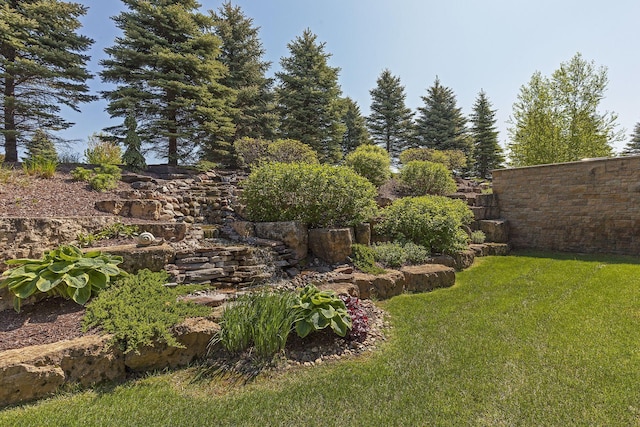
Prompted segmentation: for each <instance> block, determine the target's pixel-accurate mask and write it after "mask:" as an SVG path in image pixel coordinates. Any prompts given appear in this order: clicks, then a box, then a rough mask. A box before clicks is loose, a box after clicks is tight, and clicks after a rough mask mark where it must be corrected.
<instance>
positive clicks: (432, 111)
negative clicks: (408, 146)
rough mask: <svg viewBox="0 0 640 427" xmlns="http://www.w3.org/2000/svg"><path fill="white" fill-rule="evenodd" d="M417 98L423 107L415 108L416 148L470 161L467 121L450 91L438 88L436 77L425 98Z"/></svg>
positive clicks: (470, 149) (438, 80)
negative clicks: (457, 154) (451, 153)
mask: <svg viewBox="0 0 640 427" xmlns="http://www.w3.org/2000/svg"><path fill="white" fill-rule="evenodd" d="M421 98H422V101H423V102H424V106H423V107H419V108H418V118H417V119H416V140H417V144H418V145H419V146H420V147H426V148H433V149H436V150H460V151H462V152H463V153H464V154H465V155H466V156H467V159H468V160H471V158H472V152H473V144H472V142H471V139H470V138H469V134H468V133H467V127H466V126H467V119H466V118H465V117H464V115H463V114H462V109H461V108H459V107H458V106H457V101H456V96H455V95H454V93H453V90H452V89H451V88H448V87H445V86H442V84H440V79H439V78H437V77H436V80H435V82H434V83H433V86H431V87H430V88H429V89H427V96H422V97H421Z"/></svg>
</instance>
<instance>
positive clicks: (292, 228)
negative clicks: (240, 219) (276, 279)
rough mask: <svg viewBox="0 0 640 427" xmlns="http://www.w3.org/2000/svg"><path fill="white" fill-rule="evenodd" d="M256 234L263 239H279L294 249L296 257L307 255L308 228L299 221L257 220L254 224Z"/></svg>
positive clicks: (301, 257)
mask: <svg viewBox="0 0 640 427" xmlns="http://www.w3.org/2000/svg"><path fill="white" fill-rule="evenodd" d="M254 226H255V233H256V236H257V237H259V238H262V239H269V240H278V241H281V242H283V243H284V244H285V245H286V246H287V247H288V248H289V249H291V250H292V251H293V255H294V258H295V259H297V260H301V259H304V258H306V257H307V252H308V249H309V246H308V234H309V233H308V230H307V226H306V225H305V224H303V223H302V222H299V221H282V222H257V223H255V224H254Z"/></svg>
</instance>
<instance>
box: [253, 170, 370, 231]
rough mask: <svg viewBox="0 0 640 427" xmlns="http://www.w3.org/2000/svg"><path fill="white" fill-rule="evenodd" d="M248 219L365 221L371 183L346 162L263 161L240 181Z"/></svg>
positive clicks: (319, 223)
mask: <svg viewBox="0 0 640 427" xmlns="http://www.w3.org/2000/svg"><path fill="white" fill-rule="evenodd" d="M243 187H244V191H243V192H242V199H243V203H245V205H246V213H247V218H248V219H249V220H251V221H294V220H295V221H302V222H304V223H305V224H307V226H309V227H336V226H347V225H354V224H357V223H360V222H366V221H367V220H369V219H370V218H372V217H373V216H374V215H375V213H376V204H375V201H374V197H375V196H376V189H375V187H374V186H373V185H372V184H371V183H370V182H369V181H367V179H366V178H363V177H361V176H360V175H358V174H357V173H355V172H354V171H353V170H352V169H350V168H347V167H344V166H331V165H326V164H306V163H265V164H263V165H260V166H258V167H256V168H255V169H254V170H253V171H252V172H251V174H250V175H249V177H248V178H247V179H246V180H245V181H244V183H243Z"/></svg>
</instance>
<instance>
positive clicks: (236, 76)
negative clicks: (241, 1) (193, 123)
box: [212, 2, 277, 140]
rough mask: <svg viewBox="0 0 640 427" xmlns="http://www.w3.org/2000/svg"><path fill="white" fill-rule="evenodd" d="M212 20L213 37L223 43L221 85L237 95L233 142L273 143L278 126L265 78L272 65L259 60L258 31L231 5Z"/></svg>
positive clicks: (221, 10)
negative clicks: (224, 66) (226, 71)
mask: <svg viewBox="0 0 640 427" xmlns="http://www.w3.org/2000/svg"><path fill="white" fill-rule="evenodd" d="M212 16H213V19H214V21H215V29H214V33H215V34H216V35H217V36H218V37H219V38H220V39H221V40H222V47H221V51H220V56H219V57H218V60H219V61H220V62H222V63H223V64H224V65H226V67H227V69H228V74H227V75H226V76H225V77H223V78H222V79H221V80H220V83H222V84H223V85H225V86H226V87H229V88H231V89H234V90H235V91H236V93H237V98H236V101H235V103H234V105H233V106H234V107H235V114H234V116H233V122H234V124H235V126H236V132H235V134H234V136H233V140H236V139H240V138H244V137H248V138H258V139H260V138H264V139H273V137H274V136H275V129H276V122H277V116H276V114H275V111H274V108H275V104H274V96H273V91H272V90H271V86H272V84H273V79H268V78H266V77H265V73H266V72H267V71H268V70H269V67H270V65H271V63H270V62H265V61H262V60H261V59H262V57H263V56H264V54H265V50H264V48H263V47H262V42H261V41H260V38H259V37H258V30H259V28H258V27H253V20H252V19H251V18H247V17H246V16H245V15H244V14H243V12H242V10H241V9H240V7H239V6H232V5H231V2H226V3H224V4H223V5H222V6H221V7H220V9H219V10H218V13H213V12H212Z"/></svg>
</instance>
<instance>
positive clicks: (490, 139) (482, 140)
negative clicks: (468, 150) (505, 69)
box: [471, 90, 504, 178]
mask: <svg viewBox="0 0 640 427" xmlns="http://www.w3.org/2000/svg"><path fill="white" fill-rule="evenodd" d="M495 117H496V111H495V110H492V109H491V102H490V101H489V99H488V98H487V94H486V93H485V92H484V91H483V90H481V91H480V93H479V94H478V98H476V102H475V104H474V105H473V113H472V114H471V139H472V140H473V156H474V160H475V162H474V165H473V170H474V172H475V173H476V174H477V175H478V176H479V177H480V178H488V175H489V171H491V169H496V168H497V167H499V166H500V164H501V163H502V162H503V161H504V157H503V156H502V148H501V147H500V144H499V143H498V131H497V130H496V118H495Z"/></svg>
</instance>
